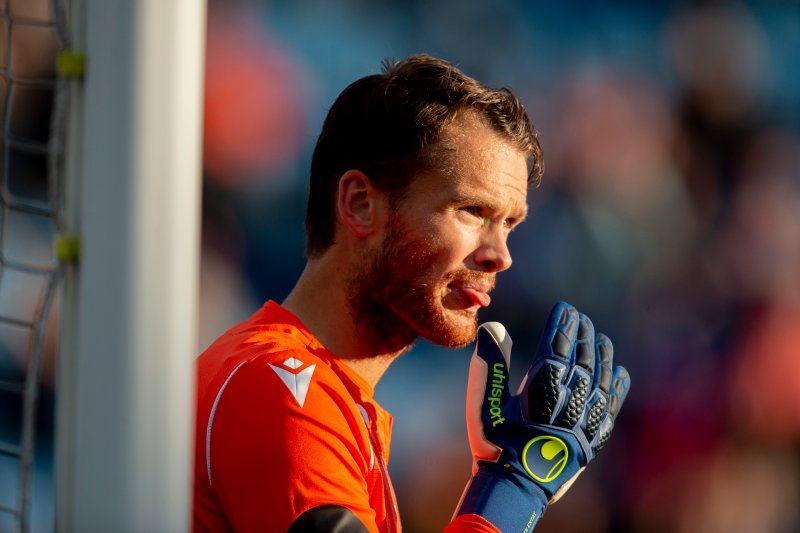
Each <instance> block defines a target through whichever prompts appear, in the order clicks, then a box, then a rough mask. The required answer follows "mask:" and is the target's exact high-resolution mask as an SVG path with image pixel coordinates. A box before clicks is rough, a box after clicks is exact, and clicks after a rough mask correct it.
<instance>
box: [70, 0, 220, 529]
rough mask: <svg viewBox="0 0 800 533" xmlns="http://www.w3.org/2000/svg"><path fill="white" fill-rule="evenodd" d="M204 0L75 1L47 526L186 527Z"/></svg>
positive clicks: (190, 426) (72, 5)
mask: <svg viewBox="0 0 800 533" xmlns="http://www.w3.org/2000/svg"><path fill="white" fill-rule="evenodd" d="M205 12H206V3H205V1H203V0H72V2H71V6H70V9H69V24H68V26H69V33H70V35H71V38H70V41H71V42H70V46H71V47H72V48H73V49H74V50H77V51H79V52H83V53H84V54H85V58H86V70H85V75H84V76H83V79H78V80H74V81H69V82H67V85H68V87H67V88H66V89H65V92H66V94H67V96H68V100H69V102H68V104H67V106H66V109H67V114H68V116H69V118H68V120H67V134H66V136H65V143H66V149H65V161H64V172H65V183H66V189H65V191H64V192H65V194H66V196H65V212H64V216H63V224H62V227H61V228H60V229H61V232H62V233H67V234H68V235H74V236H76V237H77V238H78V241H79V242H80V256H79V259H78V261H77V262H76V263H75V264H74V265H70V266H68V267H67V268H66V271H65V293H64V298H63V306H62V309H61V326H62V327H61V343H60V344H61V350H60V353H59V378H58V383H57V396H56V410H57V421H56V445H57V451H56V529H57V531H61V532H82V531H118V532H119V531H131V532H134V531H135V532H140V531H147V532H158V531H165V532H166V531H169V532H178V531H186V530H187V529H188V527H189V521H190V507H191V499H190V497H191V492H190V484H191V475H192V470H191V466H192V458H193V453H192V441H193V435H192V428H193V409H194V406H193V401H192V399H193V394H194V371H193V368H194V367H193V360H194V357H195V356H196V349H197V313H198V283H199V272H198V270H199V264H198V261H199V246H200V244H199V243H200V238H199V237H200V236H199V232H200V227H199V223H200V195H201V192H200V191H201V188H200V184H201V168H200V165H201V157H200V150H201V120H202V119H201V110H202V102H201V97H202V81H203V77H202V73H203V57H204V38H205Z"/></svg>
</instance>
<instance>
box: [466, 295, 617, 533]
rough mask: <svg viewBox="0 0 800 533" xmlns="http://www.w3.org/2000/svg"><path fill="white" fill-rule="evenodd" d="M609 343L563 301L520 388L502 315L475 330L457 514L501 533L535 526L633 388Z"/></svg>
mask: <svg viewBox="0 0 800 533" xmlns="http://www.w3.org/2000/svg"><path fill="white" fill-rule="evenodd" d="M613 353H614V350H613V347H612V345H611V341H610V340H609V339H608V338H607V337H606V336H605V335H603V334H602V333H600V334H595V331H594V326H593V325H592V322H591V320H589V318H588V317H587V316H586V315H583V314H580V313H578V311H577V310H576V309H575V308H574V307H572V306H571V305H569V304H567V303H564V302H559V303H557V304H556V305H555V306H554V307H553V310H552V311H551V313H550V317H549V318H548V320H547V325H546V326H545V329H544V333H543V335H542V339H541V341H540V343H539V348H538V349H537V351H536V354H535V356H534V358H533V361H532V363H531V366H530V368H529V369H528V371H527V373H526V375H525V378H524V379H523V381H522V384H521V385H520V387H519V390H518V391H517V393H516V394H512V393H511V390H510V384H509V382H508V378H509V366H510V358H511V338H510V337H509V335H508V333H507V332H506V330H505V328H504V327H503V326H502V325H501V324H499V323H497V322H488V323H486V324H483V325H481V326H480V328H479V329H478V338H477V342H476V345H475V351H474V353H473V356H472V360H471V361H470V370H469V384H468V388H467V431H468V435H469V442H470V448H471V450H472V456H473V468H472V470H473V472H472V473H473V477H472V479H471V481H470V483H469V484H468V485H467V488H466V490H465V491H464V495H463V496H462V499H461V502H460V503H459V506H458V508H457V510H456V516H458V515H461V514H477V515H480V516H483V517H484V518H486V519H487V520H489V521H490V522H492V524H494V525H495V526H496V527H497V528H498V529H500V530H501V531H530V530H531V529H532V528H533V526H534V525H535V524H536V522H537V521H538V520H539V518H540V517H541V515H542V513H543V512H544V509H545V508H546V507H547V505H548V504H549V503H553V502H555V501H556V500H558V498H560V497H561V495H563V493H564V492H566V490H567V489H568V488H569V487H570V485H571V484H572V482H573V481H574V480H575V478H576V477H577V476H578V474H580V472H581V471H582V470H583V468H584V467H585V466H586V465H587V463H589V461H591V460H592V459H593V458H594V457H595V456H596V455H597V453H598V452H599V451H600V450H601V449H602V448H603V446H604V445H605V444H606V442H607V441H608V438H609V436H610V435H611V430H612V429H613V426H614V420H615V418H616V416H617V414H618V413H619V410H620V408H621V407H622V403H623V402H624V400H625V396H626V395H627V393H628V389H629V387H630V377H629V376H628V372H627V371H626V370H625V369H624V368H623V367H621V366H617V367H614V366H613Z"/></svg>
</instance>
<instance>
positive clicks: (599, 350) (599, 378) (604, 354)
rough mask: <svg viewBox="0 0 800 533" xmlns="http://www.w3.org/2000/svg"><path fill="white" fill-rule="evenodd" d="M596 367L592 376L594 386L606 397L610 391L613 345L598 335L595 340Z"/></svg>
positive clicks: (603, 336) (606, 338) (600, 334)
mask: <svg viewBox="0 0 800 533" xmlns="http://www.w3.org/2000/svg"><path fill="white" fill-rule="evenodd" d="M595 354H596V363H595V364H596V367H595V375H594V385H595V387H597V388H599V389H600V390H602V391H603V393H604V394H605V395H606V396H608V393H609V391H610V390H611V378H612V374H613V372H614V371H613V368H612V367H613V363H614V345H613V344H611V339H609V338H608V337H606V336H605V335H603V334H602V333H598V334H597V337H596V340H595Z"/></svg>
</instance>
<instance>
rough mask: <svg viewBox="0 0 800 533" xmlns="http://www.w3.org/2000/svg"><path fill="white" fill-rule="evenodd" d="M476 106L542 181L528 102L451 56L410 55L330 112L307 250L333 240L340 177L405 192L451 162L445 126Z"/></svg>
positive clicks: (364, 81) (359, 84)
mask: <svg viewBox="0 0 800 533" xmlns="http://www.w3.org/2000/svg"><path fill="white" fill-rule="evenodd" d="M470 113H474V114H475V115H477V116H478V117H480V118H481V119H482V120H483V121H484V122H485V124H487V125H488V126H489V127H490V128H491V129H492V130H493V131H494V132H496V133H497V134H498V135H499V136H500V137H501V138H503V139H505V140H506V141H507V142H509V143H510V144H512V145H513V146H515V147H516V148H517V149H518V150H519V151H520V152H521V153H522V154H524V155H525V156H526V158H527V160H528V169H529V171H528V179H529V181H530V182H532V183H538V181H539V179H540V178H541V175H542V172H543V168H544V163H543V159H542V152H541V148H540V145H539V141H538V140H537V138H536V134H535V132H534V131H533V128H532V126H531V124H530V121H529V119H528V115H527V113H526V112H525V109H524V108H523V107H522V105H521V104H520V103H519V101H518V100H517V98H516V97H515V96H514V95H513V94H512V93H511V92H510V91H509V90H507V89H490V88H488V87H486V86H484V85H483V84H481V83H479V82H478V81H476V80H474V79H472V78H470V77H468V76H466V75H465V74H463V73H462V72H461V71H459V70H458V69H456V68H455V67H453V66H452V65H450V64H449V63H447V62H445V61H442V60H440V59H436V58H433V57H430V56H425V55H417V56H411V57H409V58H407V59H405V60H403V61H400V62H397V63H388V62H387V63H385V64H384V69H383V73H382V74H375V75H371V76H367V77H364V78H361V79H360V80H357V81H356V82H354V83H352V84H351V85H350V86H348V87H347V88H346V89H345V90H344V91H343V92H342V93H341V94H340V95H339V97H338V98H337V99H336V101H335V102H334V104H333V106H332V107H331V109H330V110H329V112H328V116H327V118H326V119H325V123H324V125H323V128H322V133H321V134H320V136H319V139H318V140H317V145H316V148H315V149H314V155H313V157H312V161H311V178H310V190H309V198H308V209H307V212H306V234H307V244H306V254H307V255H308V257H309V259H313V258H316V257H319V256H320V255H322V254H323V253H324V252H325V250H327V249H328V248H329V247H330V246H331V245H332V244H333V242H334V235H335V228H336V193H337V188H338V185H339V179H340V178H341V177H342V175H343V174H344V173H345V172H346V171H348V170H351V169H357V170H360V171H361V172H363V173H364V174H365V175H366V176H367V177H368V178H369V179H370V181H371V184H372V185H373V186H374V187H375V188H377V189H378V190H380V191H381V192H383V193H384V194H386V195H387V196H388V197H389V198H390V199H392V200H397V199H399V198H401V197H402V195H403V194H404V193H405V191H406V189H407V187H408V186H409V185H410V183H411V182H412V180H413V178H414V177H415V176H417V175H419V174H420V173H422V172H424V171H425V170H429V169H432V168H436V167H438V166H442V165H445V164H446V162H445V161H442V158H443V157H444V158H446V153H443V152H442V151H441V150H436V149H435V147H436V146H437V144H438V143H439V141H440V140H441V136H442V133H443V132H444V130H445V127H446V126H447V125H449V124H451V123H452V122H453V120H455V119H456V117H459V116H462V115H465V114H470Z"/></svg>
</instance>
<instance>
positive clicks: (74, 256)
mask: <svg viewBox="0 0 800 533" xmlns="http://www.w3.org/2000/svg"><path fill="white" fill-rule="evenodd" d="M53 249H54V251H55V254H56V259H58V260H59V262H61V263H77V262H78V258H79V257H80V255H81V241H80V239H78V237H75V236H74V235H56V238H55V241H54V242H53Z"/></svg>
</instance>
